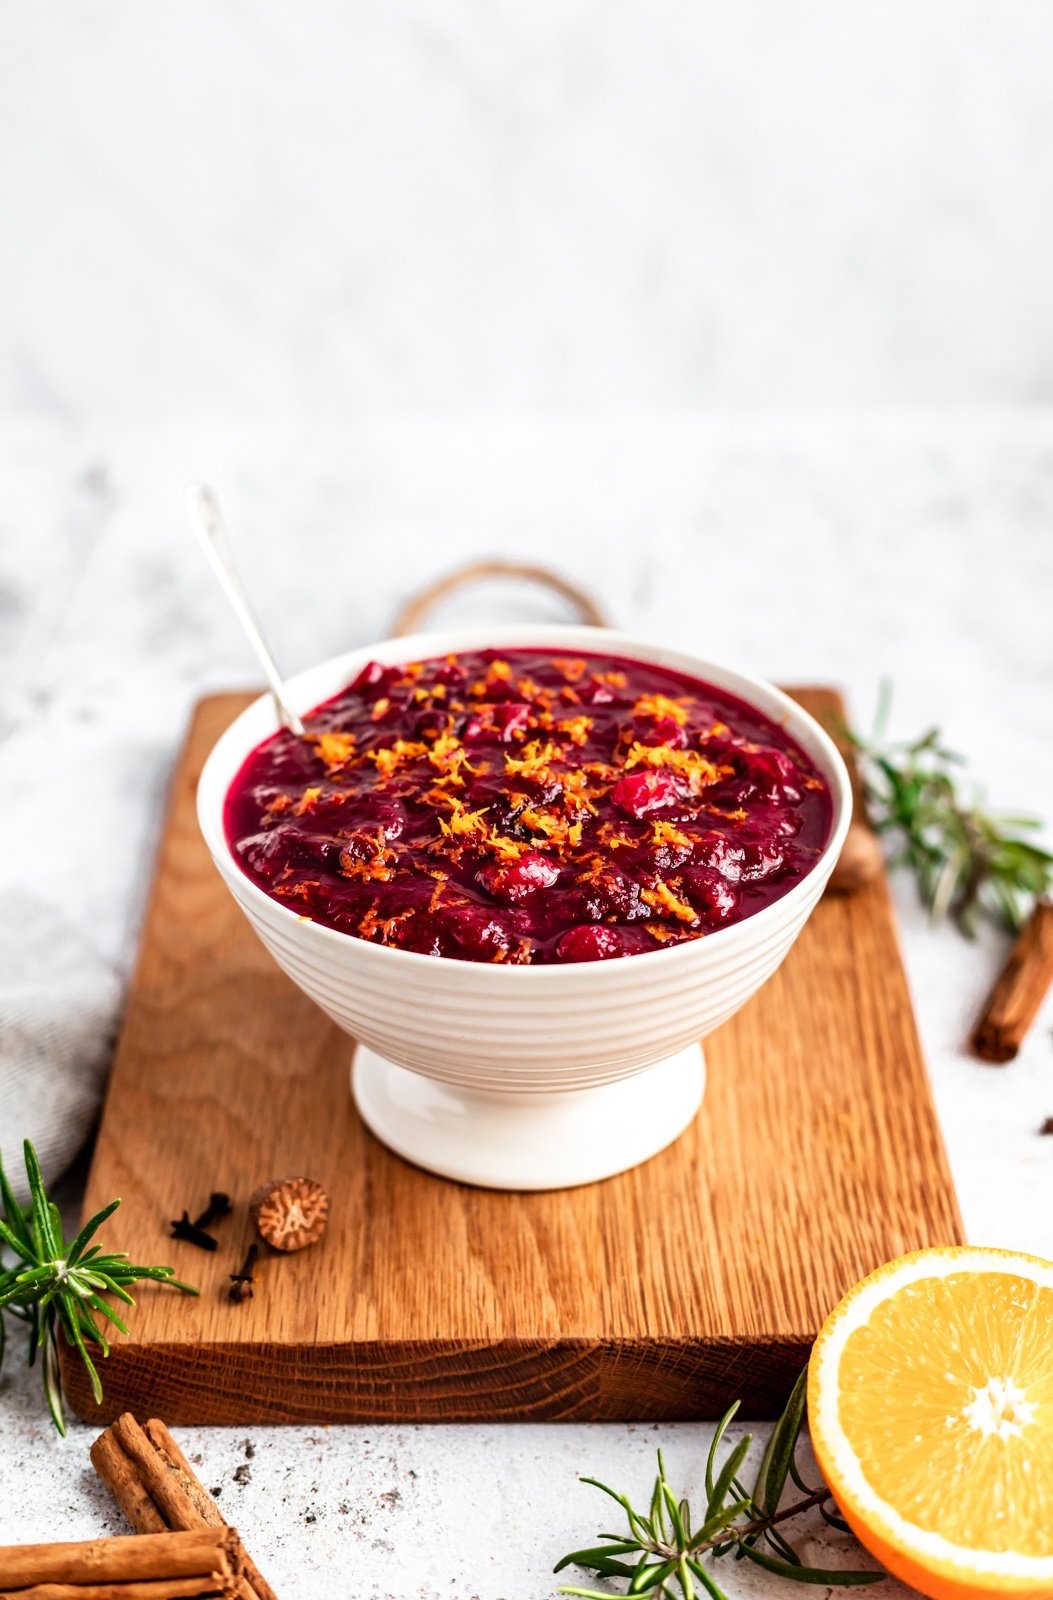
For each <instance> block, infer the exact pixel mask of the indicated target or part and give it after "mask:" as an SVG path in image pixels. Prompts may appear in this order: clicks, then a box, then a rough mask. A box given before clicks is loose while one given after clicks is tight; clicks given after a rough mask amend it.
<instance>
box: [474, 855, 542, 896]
mask: <svg viewBox="0 0 1053 1600" xmlns="http://www.w3.org/2000/svg"><path fill="white" fill-rule="evenodd" d="M558 877H559V868H558V867H557V866H556V865H555V864H554V863H553V862H551V861H548V860H546V858H545V857H544V856H543V855H541V853H540V852H539V851H537V850H528V851H527V852H526V853H525V854H524V855H521V856H520V858H519V860H518V861H513V862H512V863H511V864H510V865H509V866H506V867H502V866H500V865H499V864H498V863H497V862H493V863H492V864H491V865H490V866H487V867H483V868H482V870H481V871H480V872H478V873H476V879H475V881H476V883H478V884H479V885H480V887H481V888H483V889H485V890H486V892H487V894H490V895H493V897H494V899H495V900H500V901H502V902H503V903H504V904H505V905H515V903H516V901H517V900H523V899H525V898H526V896H527V895H528V894H533V893H534V891H535V890H536V889H551V887H552V885H553V884H554V883H555V881H556V879H557V878H558Z"/></svg>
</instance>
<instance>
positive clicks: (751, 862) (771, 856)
mask: <svg viewBox="0 0 1053 1600" xmlns="http://www.w3.org/2000/svg"><path fill="white" fill-rule="evenodd" d="M784 860H785V857H784V855H783V853H782V851H781V850H780V848H779V846H778V845H777V844H776V842H775V840H774V839H766V840H762V841H761V842H760V843H756V844H748V845H746V847H745V859H744V861H743V863H742V871H741V874H740V876H741V878H742V880H743V882H744V883H761V882H762V881H763V880H764V879H765V878H772V877H774V876H775V874H776V873H777V872H778V871H779V870H780V868H781V867H782V865H783V862H784Z"/></svg>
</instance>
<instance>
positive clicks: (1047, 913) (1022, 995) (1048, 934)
mask: <svg viewBox="0 0 1053 1600" xmlns="http://www.w3.org/2000/svg"><path fill="white" fill-rule="evenodd" d="M1051 983H1053V901H1050V900H1040V901H1039V902H1038V904H1037V905H1036V907H1035V909H1034V911H1033V912H1032V913H1031V916H1030V918H1029V920H1028V922H1027V924H1026V925H1025V927H1024V930H1023V932H1022V933H1021V935H1020V937H1019V939H1018V940H1017V941H1016V944H1015V945H1014V946H1013V948H1012V950H1011V951H1010V953H1009V959H1008V961H1007V962H1006V964H1005V966H1004V967H1003V968H1002V972H1001V976H1000V977H999V979H998V982H997V983H996V984H995V986H994V988H993V989H992V990H991V994H990V996H989V998H988V1001H987V1004H986V1006H985V1007H984V1010H983V1015H982V1016H981V1018H980V1020H979V1022H978V1023H977V1025H976V1029H975V1031H974V1033H973V1049H974V1050H975V1052H976V1054H977V1055H978V1056H979V1057H980V1059H981V1060H982V1061H990V1062H993V1063H995V1064H997V1065H1000V1066H1001V1065H1004V1064H1005V1063H1006V1062H1007V1061H1012V1059H1013V1057H1014V1056H1015V1055H1016V1053H1017V1051H1018V1050H1019V1049H1020V1046H1021V1045H1022V1044H1023V1042H1024V1036H1025V1035H1026V1033H1027V1030H1028V1029H1029V1028H1030V1026H1031V1024H1032V1023H1033V1022H1034V1020H1035V1017H1036V1016H1037V1015H1038V1008H1039V1006H1040V1005H1041V1004H1042V1001H1043V1000H1044V999H1045V995H1046V991H1047V989H1048V988H1049V986H1050V984H1051Z"/></svg>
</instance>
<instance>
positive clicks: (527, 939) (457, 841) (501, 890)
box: [224, 650, 831, 963]
mask: <svg viewBox="0 0 1053 1600" xmlns="http://www.w3.org/2000/svg"><path fill="white" fill-rule="evenodd" d="M830 818H831V804H830V795H829V791H828V789H827V786H826V784H825V782H824V781H823V779H822V778H821V777H820V775H819V773H818V772H817V771H816V769H815V767H814V766H813V765H812V763H811V762H810V761H809V759H808V757H807V756H806V755H805V753H804V751H803V750H802V749H801V748H800V746H799V745H797V744H795V743H794V741H793V740H792V739H790V738H789V737H788V736H787V735H786V734H785V733H783V732H782V731H781V730H780V729H779V728H777V727H776V726H775V725H774V724H773V723H771V722H769V721H768V719H767V718H766V717H764V716H762V715H761V713H760V712H759V711H755V710H753V709H752V708H751V707H749V706H747V705H745V704H744V703H743V702H742V701H740V700H737V699H735V698H734V697H733V696H731V695H729V694H725V693H724V692H723V691H722V690H720V689H715V688H713V687H711V686H710V685H708V684H705V683H700V682H698V681H696V680H694V679H691V678H687V677H683V676H681V675H680V674H679V673H676V672H672V671H670V670H668V669H666V668H663V667H658V666H652V665H649V664H648V663H646V662H641V661H626V660H621V659H620V658H614V657H611V656H601V655H581V656H574V657H565V656H560V655H558V654H556V655H554V654H552V653H551V652H550V651H547V650H505V651H497V650H481V651H467V652H465V653H464V654H461V655H455V656H447V657H443V658H441V659H436V660H432V661H414V662H411V663H410V664H409V665H407V666H391V667H383V666H380V665H378V664H377V663H376V662H370V664H369V665H368V666H366V667H365V668H363V670H362V671H361V672H360V673H359V675H358V677H357V678H356V679H355V681H354V683H353V684H351V685H350V687H349V688H347V689H345V690H344V691H343V692H342V693H341V694H338V695H336V696H335V698H334V699H332V700H328V701H326V703H325V704H324V705H322V706H319V707H318V709H317V710H316V711H314V712H313V713H312V714H311V716H310V717H309V718H308V719H307V736H306V738H303V739H300V738H297V737H295V736H294V735H293V734H291V733H287V732H282V733H277V734H275V735H274V736H273V737H272V738H270V739H268V740H267V741H266V742H265V743H264V744H261V745H260V746H259V747H258V748H257V749H256V750H254V751H253V752H252V754H251V755H250V756H249V758H248V760H247V761H246V762H245V764H244V766H243V767H242V769H241V771H240V772H239V773H238V776H237V777H236V779H235V780H234V783H233V784H232V785H231V788H230V792H229V794H228V795H227V800H226V807H225V814H224V822H225V826H226V834H227V839H228V841H229V844H230V848H231V850H232V851H233V852H234V855H235V856H236V857H237V859H238V861H239V862H240V863H241V866H242V868H243V870H244V871H245V872H246V873H247V874H248V876H249V877H250V878H252V879H253V881H254V882H255V883H257V884H259V886H260V888H261V889H263V890H265V891H266V893H267V894H269V895H271V896H273V898H274V899H276V900H280V901H282V902H283V904H285V905H287V906H288V907H289V909H290V910H292V911H295V912H297V913H298V914H300V915H303V916H307V917H310V918H312V919H313V920H314V921H315V922H321V923H325V924H326V926H327V927H330V928H336V929H338V930H339V931H340V932H342V933H349V934H353V935H355V936H356V937H358V938H361V939H369V940H372V941H373V943H374V944H387V945H393V946H396V947H397V948H399V949H403V950H416V951H420V952H422V953H423V954H425V955H435V956H452V957H455V958H457V959H460V960H463V961H504V962H514V963H530V962H534V963H539V962H553V961H596V960H602V959H605V958H606V957H609V956H623V955H636V954H638V953H640V952H641V951H646V950H657V949H659V948H660V947H661V946H662V945H667V944H679V943H681V942H682V941H684V940H686V939H697V938H700V937H702V936H703V935H704V934H706V933H709V932H711V931H712V930H714V929H717V928H722V927H725V926H727V924H729V923H732V922H738V921H741V919H742V918H743V917H748V916H750V915H751V914H752V913H753V912H755V911H758V910H760V908H761V907H762V906H766V905H769V904H770V903H771V901H773V900H777V899H778V898H779V897H780V896H781V895H784V894H786V892H787V891H788V890H789V889H791V888H792V887H793V885H794V884H795V883H796V882H797V881H798V880H799V879H800V878H801V877H803V875H804V874H805V873H806V872H808V870H809V869H810V867H811V866H812V865H813V864H814V862H815V860H816V858H817V857H818V856H819V855H820V853H821V851H822V849H823V846H824V845H825V843H826V840H827V838H828V836H829V831H830Z"/></svg>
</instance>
